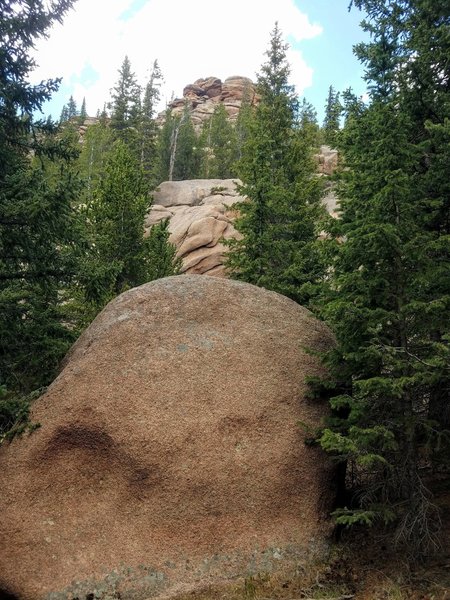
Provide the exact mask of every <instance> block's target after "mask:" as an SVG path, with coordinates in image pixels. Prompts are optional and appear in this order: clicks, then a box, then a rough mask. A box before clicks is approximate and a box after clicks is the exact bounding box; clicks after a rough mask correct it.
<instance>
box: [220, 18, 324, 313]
mask: <svg viewBox="0 0 450 600" xmlns="http://www.w3.org/2000/svg"><path fill="white" fill-rule="evenodd" d="M286 48H287V46H286V45H285V44H284V42H283V40H282V35H281V32H280V30H279V29H278V26H277V25H276V26H275V29H274V30H273V32H272V34H271V39H270V45H269V50H268V51H267V53H266V54H267V57H268V60H267V62H266V63H265V64H264V65H263V66H262V69H261V72H260V74H259V75H258V85H257V91H258V93H259V95H260V103H259V105H258V106H257V108H256V110H255V114H254V118H253V119H252V121H251V122H250V128H249V135H248V139H247V140H246V143H245V145H244V147H243V156H242V159H241V161H240V162H239V164H238V174H239V176H240V178H241V179H242V181H243V186H242V190H241V193H243V194H244V195H246V196H247V197H248V202H245V203H242V204H241V205H240V207H239V208H240V211H241V215H240V217H239V218H238V219H237V221H236V227H237V229H238V231H239V232H240V233H241V234H242V239H240V240H233V241H231V242H230V252H229V254H228V260H227V266H228V269H229V270H230V271H231V273H232V276H233V277H235V278H237V279H242V280H244V281H248V282H250V283H254V284H256V285H259V286H261V287H266V288H268V289H272V290H275V291H278V292H280V293H282V294H285V295H287V296H289V297H291V298H293V299H295V300H297V301H299V302H302V303H306V302H308V300H309V297H310V294H311V291H312V286H314V285H315V283H316V282H317V281H318V280H319V279H320V278H321V276H322V265H321V261H320V258H319V253H318V250H317V245H316V236H317V227H318V223H319V220H320V215H321V213H322V208H321V183H320V181H319V179H318V178H317V177H316V176H315V165H314V161H313V157H312V154H313V148H312V147H311V145H310V140H309V139H308V137H307V136H304V135H303V133H304V132H303V130H302V124H301V123H300V122H299V118H298V117H299V113H298V100H297V97H296V95H295V92H294V88H293V86H291V85H290V84H289V65H288V63H287V61H286Z"/></svg>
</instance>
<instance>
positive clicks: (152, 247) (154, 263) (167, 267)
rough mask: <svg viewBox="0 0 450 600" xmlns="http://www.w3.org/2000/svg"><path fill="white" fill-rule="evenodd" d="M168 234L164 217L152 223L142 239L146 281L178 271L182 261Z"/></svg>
mask: <svg viewBox="0 0 450 600" xmlns="http://www.w3.org/2000/svg"><path fill="white" fill-rule="evenodd" d="M169 235H170V233H169V219H164V220H163V221H161V222H160V223H157V224H156V225H153V227H152V228H151V230H150V233H149V235H148V237H147V238H146V239H145V241H144V247H145V260H146V268H147V277H148V281H153V280H154V279H161V278H162V277H168V276H169V275H178V273H179V272H180V269H181V263H182V261H181V259H180V258H178V257H177V255H176V252H177V250H176V247H175V246H174V244H171V243H170V242H169Z"/></svg>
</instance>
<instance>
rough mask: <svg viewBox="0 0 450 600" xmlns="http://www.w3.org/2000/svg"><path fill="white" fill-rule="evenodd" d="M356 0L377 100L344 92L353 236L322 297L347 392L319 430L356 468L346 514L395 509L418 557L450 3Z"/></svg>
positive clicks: (445, 365)
mask: <svg viewBox="0 0 450 600" xmlns="http://www.w3.org/2000/svg"><path fill="white" fill-rule="evenodd" d="M354 4H355V5H356V6H357V7H358V8H365V9H366V10H367V11H368V15H369V21H368V22H366V23H365V25H364V27H365V29H366V30H368V31H370V33H371V35H372V40H371V41H370V42H369V43H367V44H360V45H359V46H358V47H357V54H358V56H359V57H360V59H361V60H362V61H363V62H364V63H365V64H366V67H367V70H366V73H367V79H368V81H369V83H370V90H371V94H370V95H371V104H370V106H369V107H365V106H364V105H363V104H362V103H361V102H359V101H358V100H356V98H354V97H353V98H352V97H351V95H350V94H347V95H346V113H347V118H346V124H345V128H344V131H343V133H342V140H341V151H342V153H343V158H344V163H345V170H344V172H343V175H342V183H341V184H340V192H339V195H340V198H341V208H342V219H341V221H340V222H336V223H335V226H334V228H335V229H336V230H337V234H338V235H339V236H340V238H341V239H344V240H345V242H344V243H340V244H338V245H337V246H336V249H337V253H336V258H335V261H334V264H333V267H332V272H333V280H332V283H331V286H330V289H329V290H328V293H327V294H325V297H324V300H323V305H322V310H323V314H324V316H325V317H326V319H327V320H328V322H329V323H330V324H331V325H332V327H333V329H334V331H335V333H336V337H337V341H338V346H337V349H336V350H335V351H334V352H332V353H331V354H330V355H329V356H328V361H327V362H328V364H329V367H330V371H331V374H332V375H334V381H335V382H337V384H339V386H340V392H341V393H339V395H337V396H335V397H333V398H332V406H333V407H334V408H335V409H336V410H338V411H339V412H338V413H337V415H338V416H336V417H335V419H334V422H332V423H331V426H330V427H329V428H327V429H325V430H324V432H323V434H322V438H321V441H322V445H323V447H324V448H325V449H327V450H330V451H332V452H334V453H336V455H337V456H338V457H340V458H341V459H343V460H348V461H350V462H351V464H352V465H353V467H354V469H353V472H355V473H357V475H358V481H357V484H358V486H359V491H360V494H359V496H358V500H359V503H358V504H355V505H354V506H348V507H346V508H344V509H342V510H341V511H340V513H339V520H340V522H341V523H345V524H351V523H355V522H363V523H373V522H374V521H375V520H376V519H377V518H380V519H382V520H384V522H390V521H392V522H394V524H395V526H396V534H397V535H396V537H397V539H398V540H399V541H401V542H403V543H405V544H406V545H407V546H408V547H409V549H410V550H411V554H412V555H415V556H416V557H417V556H421V555H423V554H427V553H429V552H430V551H432V550H433V549H435V548H436V546H437V544H438V539H437V529H438V525H439V518H438V515H437V509H436V507H435V506H434V504H433V502H432V496H431V492H430V490H429V489H428V487H427V485H426V479H425V477H424V474H426V473H427V467H428V469H429V467H430V465H433V464H436V462H437V461H439V460H442V459H443V458H444V457H445V456H446V454H445V453H442V449H446V450H447V451H448V449H449V446H450V444H449V440H450V431H449V425H450V419H449V407H448V398H449V395H448V390H449V387H450V385H449V383H450V373H449V358H450V352H449V344H448V342H449V339H450V337H449V331H450V327H449V325H450V311H449V308H450V267H449V265H450V262H449V256H450V236H449V234H450V227H449V223H450V193H449V192H450V187H449V183H448V178H445V176H444V170H445V169H448V166H449V165H450V151H449V148H450V145H449V143H448V142H449V139H450V138H449V133H450V132H449V125H448V114H449V113H448V109H449V106H450V104H449V102H450V97H449V91H450V90H449V87H448V81H449V80H450V77H449V76H450V72H449V66H448V56H449V54H450V42H449V39H450V38H449V36H448V31H449V25H448V16H449V15H448V10H446V9H445V6H444V4H442V3H434V2H433V3H432V2H425V1H422V0H420V1H419V0H404V1H401V2H400V1H393V2H390V3H389V4H386V3H385V2H382V1H381V0H370V2H369V0H358V1H355V2H354ZM445 165H447V166H446V167H445ZM439 448H441V452H438V451H437V450H438V449H439Z"/></svg>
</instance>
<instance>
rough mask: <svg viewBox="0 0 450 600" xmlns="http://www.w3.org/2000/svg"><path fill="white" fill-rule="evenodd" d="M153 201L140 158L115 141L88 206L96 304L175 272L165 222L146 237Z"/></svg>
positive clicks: (91, 297) (92, 292) (91, 286)
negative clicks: (145, 221)
mask: <svg viewBox="0 0 450 600" xmlns="http://www.w3.org/2000/svg"><path fill="white" fill-rule="evenodd" d="M149 204H150V202H149V198H148V188H147V185H146V184H145V180H144V176H143V172H142V170H141V169H140V166H139V161H138V160H137V159H136V158H135V156H134V155H133V153H132V151H131V150H130V148H129V147H128V145H127V144H125V142H123V141H122V140H117V141H116V142H115V143H114V146H113V148H112V151H111V153H110V155H109V158H108V161H107V164H106V167H105V173H104V175H103V177H102V179H101V180H100V183H99V186H98V189H97V190H96V192H95V194H94V199H93V202H92V204H91V206H90V210H89V219H90V221H91V222H92V223H93V224H94V234H93V235H94V237H93V241H94V243H93V244H92V255H91V264H90V265H88V266H87V269H86V273H87V274H88V279H89V272H90V273H91V279H90V281H87V282H86V287H87V289H88V293H87V299H88V300H89V301H90V302H92V303H93V304H94V308H95V307H97V308H100V307H102V306H103V305H104V304H105V303H106V302H107V301H109V300H110V299H111V298H113V297H114V296H116V295H117V294H120V293H121V292H123V291H125V290H127V289H129V288H131V287H135V286H137V285H141V284H143V283H146V282H147V281H151V280H152V279H154V278H156V277H163V276H167V275H173V274H175V273H176V272H177V270H178V262H177V259H176V257H175V249H174V247H173V246H172V245H171V244H169V242H168V230H167V224H162V225H159V226H155V227H154V228H153V229H152V231H151V233H150V235H149V236H148V237H147V238H144V217H145V214H146V212H147V210H148V208H149ZM98 275H99V277H98Z"/></svg>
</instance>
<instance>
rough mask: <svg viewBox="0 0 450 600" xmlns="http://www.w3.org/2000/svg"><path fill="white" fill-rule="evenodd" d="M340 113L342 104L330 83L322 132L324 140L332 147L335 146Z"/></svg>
mask: <svg viewBox="0 0 450 600" xmlns="http://www.w3.org/2000/svg"><path fill="white" fill-rule="evenodd" d="M341 113H342V105H341V103H340V101H339V92H336V91H335V90H334V88H333V86H332V85H330V87H329V90H328V98H327V102H326V104H325V118H324V121H323V132H324V138H325V142H326V143H327V144H328V145H330V146H331V147H332V148H335V147H336V145H337V140H338V135H339V124H340V117H341Z"/></svg>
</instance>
